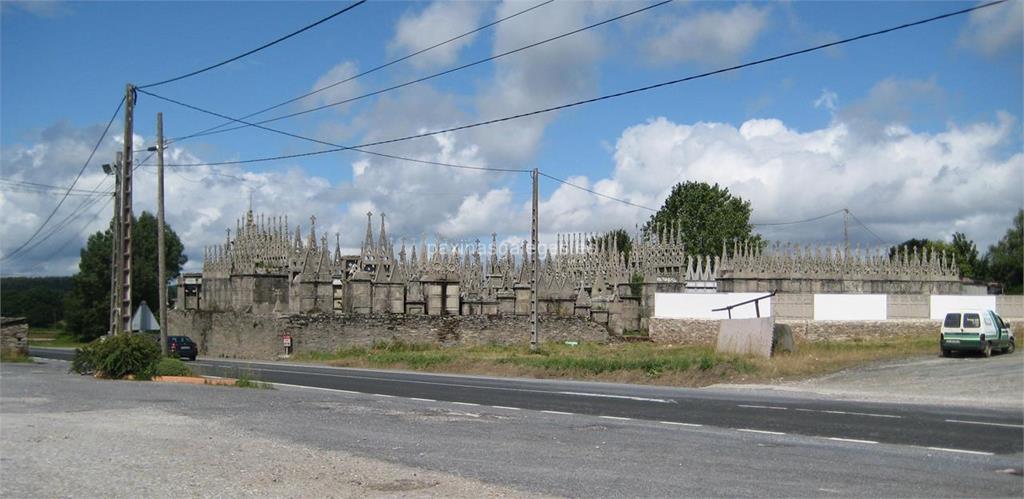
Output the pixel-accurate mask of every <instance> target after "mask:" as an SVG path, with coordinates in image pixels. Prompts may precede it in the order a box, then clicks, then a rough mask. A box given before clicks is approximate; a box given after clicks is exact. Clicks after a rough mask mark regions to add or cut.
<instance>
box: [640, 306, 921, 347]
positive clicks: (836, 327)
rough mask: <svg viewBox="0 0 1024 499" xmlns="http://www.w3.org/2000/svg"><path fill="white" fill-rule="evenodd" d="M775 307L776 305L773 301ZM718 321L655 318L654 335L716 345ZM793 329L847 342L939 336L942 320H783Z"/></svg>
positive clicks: (803, 335) (805, 336) (805, 337)
mask: <svg viewBox="0 0 1024 499" xmlns="http://www.w3.org/2000/svg"><path fill="white" fill-rule="evenodd" d="M773 306H774V304H773ZM719 322H720V321H718V320H708V319H651V321H650V337H651V340H652V341H654V342H656V343H672V344H681V345H714V344H715V341H716V338H717V336H718V325H719ZM776 322H777V323H778V324H786V325H788V326H789V327H791V328H792V329H793V336H794V337H795V338H796V339H797V340H800V341H844V340H852V339H882V338H894V337H898V336H913V335H920V334H932V333H934V334H935V338H936V342H937V341H938V336H939V324H940V323H939V321H932V320H888V321H813V320H799V319H797V320H783V319H778V320H777V321H776Z"/></svg>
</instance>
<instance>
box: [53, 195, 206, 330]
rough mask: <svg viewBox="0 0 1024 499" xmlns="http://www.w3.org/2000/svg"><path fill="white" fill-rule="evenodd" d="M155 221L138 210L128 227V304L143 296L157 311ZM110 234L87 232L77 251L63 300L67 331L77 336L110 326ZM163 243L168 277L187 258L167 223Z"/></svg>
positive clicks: (136, 303) (106, 328) (155, 311)
mask: <svg viewBox="0 0 1024 499" xmlns="http://www.w3.org/2000/svg"><path fill="white" fill-rule="evenodd" d="M156 225H157V224H156V217H154V216H153V215H152V214H150V213H148V212H142V214H141V215H140V216H139V217H138V218H137V219H136V220H135V221H134V226H133V227H132V306H133V307H138V305H139V303H140V302H141V301H143V300H145V301H146V303H147V304H148V305H150V308H151V309H152V310H153V312H154V313H156V314H158V313H159V310H158V308H159V307H157V304H158V303H159V292H160V291H159V287H158V286H159V284H158V281H159V278H158V274H157V254H156V247H157V227H156ZM111 237H112V236H111V231H110V229H108V230H106V231H104V232H97V233H95V234H93V235H91V236H89V239H88V241H86V244H85V248H83V249H82V251H81V260H80V261H79V263H78V273H77V274H75V276H74V277H73V280H74V286H73V287H72V290H71V293H70V295H69V296H68V299H67V300H66V302H65V318H66V321H67V326H68V331H70V332H71V333H72V334H74V335H75V336H76V337H77V338H78V339H80V340H84V341H88V340H92V339H94V338H97V337H99V336H101V335H103V334H105V333H106V332H107V330H108V329H109V327H110V260H111V253H110V246H111ZM164 244H165V250H166V251H167V259H166V261H165V264H166V266H165V268H166V273H167V277H169V278H171V277H174V276H176V275H178V273H179V272H180V271H181V267H182V266H183V265H185V262H186V261H187V260H188V258H187V257H186V256H185V253H184V246H183V245H182V244H181V240H180V239H179V238H178V235H177V234H176V233H175V232H174V230H172V229H171V228H170V226H165V227H164ZM164 284H165V285H166V283H164Z"/></svg>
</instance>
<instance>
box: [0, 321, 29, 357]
mask: <svg viewBox="0 0 1024 499" xmlns="http://www.w3.org/2000/svg"><path fill="white" fill-rule="evenodd" d="M0 351H2V352H3V353H4V354H20V355H28V323H27V322H25V319H24V318H21V317H0Z"/></svg>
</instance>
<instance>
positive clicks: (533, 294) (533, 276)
mask: <svg viewBox="0 0 1024 499" xmlns="http://www.w3.org/2000/svg"><path fill="white" fill-rule="evenodd" d="M530 177H531V178H533V225H532V226H531V227H530V329H531V334H530V350H537V342H538V332H537V326H538V324H537V260H538V258H537V225H538V218H539V217H538V204H537V183H538V180H539V177H540V175H539V174H538V172H537V169H536V168H534V169H533V171H531V172H530ZM523 256H524V257H525V256H526V255H523Z"/></svg>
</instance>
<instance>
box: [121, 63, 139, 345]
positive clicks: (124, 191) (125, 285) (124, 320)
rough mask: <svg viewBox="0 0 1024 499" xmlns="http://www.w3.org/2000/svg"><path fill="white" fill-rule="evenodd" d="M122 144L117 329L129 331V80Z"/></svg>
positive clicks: (132, 108) (131, 163) (131, 113)
mask: <svg viewBox="0 0 1024 499" xmlns="http://www.w3.org/2000/svg"><path fill="white" fill-rule="evenodd" d="M124 93H125V94H124V148H123V155H122V161H121V169H120V173H121V185H120V193H121V207H120V209H121V212H120V215H121V220H120V229H121V230H120V237H119V239H120V242H119V244H120V248H118V258H119V260H120V262H121V265H120V268H119V269H118V270H119V276H118V288H119V289H118V295H119V298H120V300H121V302H120V311H119V313H120V315H121V317H120V320H118V321H117V326H118V329H117V332H118V333H130V332H131V330H132V169H133V168H134V163H135V161H134V160H133V156H132V154H133V150H132V149H133V146H132V136H133V133H134V114H135V87H134V86H133V85H132V84H131V83H128V84H126V85H125V90H124Z"/></svg>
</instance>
